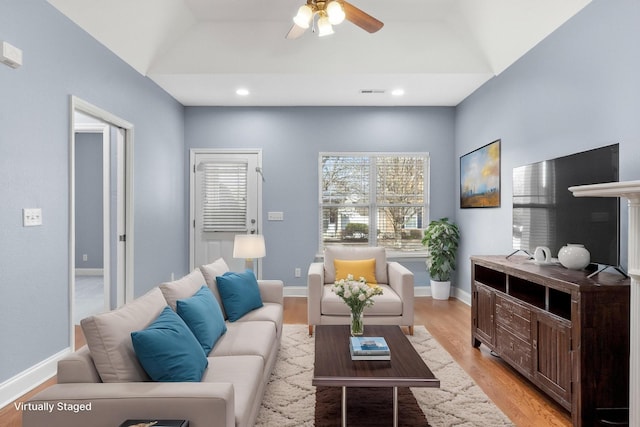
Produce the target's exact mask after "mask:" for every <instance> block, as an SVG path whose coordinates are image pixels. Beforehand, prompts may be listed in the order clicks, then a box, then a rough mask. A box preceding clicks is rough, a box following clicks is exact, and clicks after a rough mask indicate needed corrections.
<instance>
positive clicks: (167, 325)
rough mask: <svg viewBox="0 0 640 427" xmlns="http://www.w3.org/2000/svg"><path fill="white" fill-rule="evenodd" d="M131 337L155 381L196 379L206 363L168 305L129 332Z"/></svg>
mask: <svg viewBox="0 0 640 427" xmlns="http://www.w3.org/2000/svg"><path fill="white" fill-rule="evenodd" d="M207 292H208V291H207ZM131 341H132V342H133V348H134V350H135V352H136V356H137V357H138V360H139V361H140V364H141V365H142V366H143V367H144V370H145V371H146V372H147V374H148V375H149V377H151V379H152V380H154V381H163V382H199V381H200V379H202V374H203V373H204V370H205V369H206V367H207V365H208V363H209V362H208V361H207V356H206V355H205V353H204V351H202V347H201V346H200V343H199V342H198V340H197V339H196V337H195V336H194V335H193V333H191V330H190V329H189V327H188V326H187V325H186V323H184V321H183V320H182V318H180V316H178V315H177V314H176V312H174V311H173V310H171V307H169V306H166V307H165V308H164V310H163V311H162V313H160V315H159V316H158V318H157V319H156V320H155V321H154V322H153V323H151V324H150V325H149V326H147V327H146V328H145V329H143V330H141V331H134V332H131Z"/></svg>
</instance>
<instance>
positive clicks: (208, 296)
mask: <svg viewBox="0 0 640 427" xmlns="http://www.w3.org/2000/svg"><path fill="white" fill-rule="evenodd" d="M176 312H177V313H178V315H179V316H180V317H181V318H182V320H184V323H186V324H187V326H188V327H189V329H191V332H193V335H195V337H196V339H197V340H198V342H199V343H200V345H201V346H202V349H203V350H204V354H209V352H211V349H212V348H213V346H214V345H215V344H216V341H218V338H220V337H221V336H222V334H224V333H225V332H227V325H226V324H225V323H224V317H222V310H221V309H220V305H219V304H218V301H216V298H215V297H214V296H213V294H212V293H211V291H210V290H209V288H208V287H207V285H203V286H202V288H200V290H199V291H198V292H196V293H195V294H193V296H192V297H190V298H185V299H179V300H177V301H176Z"/></svg>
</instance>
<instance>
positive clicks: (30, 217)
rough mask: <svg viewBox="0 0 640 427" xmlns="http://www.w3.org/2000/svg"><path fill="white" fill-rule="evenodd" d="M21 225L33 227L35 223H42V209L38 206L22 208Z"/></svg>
mask: <svg viewBox="0 0 640 427" xmlns="http://www.w3.org/2000/svg"><path fill="white" fill-rule="evenodd" d="M22 225H23V226H24V227H33V226H36V225H42V209H40V208H24V209H22Z"/></svg>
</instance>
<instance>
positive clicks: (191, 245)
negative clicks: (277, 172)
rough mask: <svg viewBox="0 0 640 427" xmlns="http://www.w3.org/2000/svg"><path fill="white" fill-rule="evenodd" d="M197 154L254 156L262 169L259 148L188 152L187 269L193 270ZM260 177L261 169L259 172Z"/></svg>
mask: <svg viewBox="0 0 640 427" xmlns="http://www.w3.org/2000/svg"><path fill="white" fill-rule="evenodd" d="M198 154H256V155H257V156H258V167H259V168H262V150H261V149H259V148H248V149H224V148H192V149H191V150H189V266H190V267H189V269H190V270H193V269H194V268H196V267H197V266H196V265H194V264H195V259H196V257H195V239H196V235H195V221H196V211H195V200H196V199H195V188H196V185H195V184H196V181H195V179H196V174H195V167H196V155H198ZM259 173H260V175H261V176H262V169H260V171H259ZM262 181H263V180H262V179H260V180H258V219H257V229H258V230H259V231H260V233H262ZM256 264H258V271H260V272H261V271H262V259H258V260H256Z"/></svg>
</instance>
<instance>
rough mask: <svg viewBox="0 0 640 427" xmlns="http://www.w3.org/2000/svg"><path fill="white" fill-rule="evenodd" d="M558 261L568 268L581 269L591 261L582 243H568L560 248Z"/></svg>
mask: <svg viewBox="0 0 640 427" xmlns="http://www.w3.org/2000/svg"><path fill="white" fill-rule="evenodd" d="M558 261H560V264H562V265H563V266H565V267H566V268H568V269H569V270H582V269H583V268H585V267H586V266H587V265H589V263H590V262H591V254H590V253H589V251H588V250H587V249H586V248H585V247H584V245H578V244H572V243H568V244H567V246H563V247H562V248H560V251H559V252H558Z"/></svg>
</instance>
